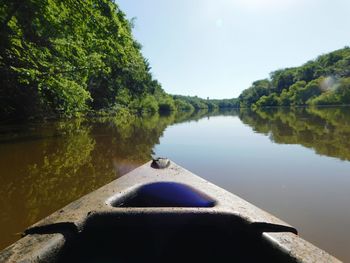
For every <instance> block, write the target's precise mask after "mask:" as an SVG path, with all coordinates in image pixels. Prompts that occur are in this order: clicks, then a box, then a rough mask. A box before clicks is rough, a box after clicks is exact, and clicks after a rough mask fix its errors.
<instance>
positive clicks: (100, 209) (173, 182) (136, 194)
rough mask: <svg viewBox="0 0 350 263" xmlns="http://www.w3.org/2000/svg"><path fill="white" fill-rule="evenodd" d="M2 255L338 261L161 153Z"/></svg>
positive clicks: (21, 258) (13, 258) (11, 258)
mask: <svg viewBox="0 0 350 263" xmlns="http://www.w3.org/2000/svg"><path fill="white" fill-rule="evenodd" d="M24 234H25V236H24V237H23V238H22V239H20V240H18V241H17V242H16V243H14V244H12V245H11V246H9V247H8V248H6V249H5V250H3V251H2V252H0V262H189V261H192V262H340V261H339V260H337V259H336V258H334V257H333V256H331V255H329V254H328V253H326V252H325V251H323V250H321V249H319V248H317V247H315V246H314V245H312V244H310V243H309V242H307V241H305V240H304V239H302V238H300V237H299V236H298V235H297V230H296V229H295V228H293V227H291V226H290V225H288V224H286V223H285V222H283V221H281V220H280V219H278V218H276V217H274V216H272V215H270V214H268V213H267V212H265V211H262V210H261V209H259V208H257V207H255V206H253V205H252V204H250V203H248V202H246V201H245V200H243V199H241V198H239V197H237V196H235V195H233V194H231V193H229V192H227V191H225V190H223V189H221V188H219V187H218V186H215V185H213V184H211V183H209V182H208V181H205V180H203V179H202V178H200V177H198V176H196V175H194V174H192V173H191V172H189V171H187V170H185V169H183V168H182V167H180V166H178V165H176V164H174V163H172V162H169V161H168V160H166V159H158V160H155V161H153V162H149V163H146V164H145V165H143V166H141V167H139V168H137V169H135V170H134V171H132V172H130V173H128V174H127V175H125V176H123V177H121V178H119V179H117V180H115V181H113V182H111V183H110V184H108V185H106V186H104V187H102V188H100V189H98V190H96V191H94V192H92V193H90V194H88V195H86V196H84V197H82V198H80V199H79V200H77V201H75V202H73V203H71V204H69V205H67V206H66V207H64V208H62V209H61V210H59V211H57V212H55V213H54V214H52V215H50V216H49V217H47V218H45V219H43V220H41V221H39V222H38V223H37V224H35V225H33V226H31V227H30V228H28V229H27V230H26V231H25V233H24Z"/></svg>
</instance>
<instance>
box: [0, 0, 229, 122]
mask: <svg viewBox="0 0 350 263" xmlns="http://www.w3.org/2000/svg"><path fill="white" fill-rule="evenodd" d="M0 2H1V5H0V23H1V25H0V26H1V29H0V105H1V106H0V118H29V117H37V116H43V117H50V116H77V115H82V114H85V113H87V112H90V111H94V112H96V111H100V112H101V111H102V112H105V113H106V112H107V113H109V112H112V111H119V110H120V109H122V108H128V109H129V110H132V111H135V112H139V113H142V112H152V113H155V112H158V111H159V112H164V111H165V112H169V111H174V110H176V109H181V110H183V109H184V110H193V109H201V108H215V107H216V106H218V105H219V103H218V102H213V101H205V100H202V99H199V98H187V97H182V98H180V97H177V98H175V99H174V98H173V97H172V96H170V95H168V94H166V93H165V92H164V91H163V89H162V88H161V85H160V84H159V83H158V82H157V80H155V79H153V77H152V75H151V73H150V69H151V68H150V65H149V63H148V61H147V59H145V58H144V57H143V56H142V53H141V45H140V44H139V43H138V42H137V41H135V40H134V38H133V36H132V33H131V29H132V22H130V21H128V20H127V19H126V18H125V14H124V13H123V12H122V11H121V10H120V9H119V7H118V5H117V4H116V3H115V2H114V1H112V0H86V1H83V0H13V1H5V0H0ZM224 104H225V107H226V106H227V105H231V104H232V103H231V101H225V102H223V105H224ZM233 104H235V103H233Z"/></svg>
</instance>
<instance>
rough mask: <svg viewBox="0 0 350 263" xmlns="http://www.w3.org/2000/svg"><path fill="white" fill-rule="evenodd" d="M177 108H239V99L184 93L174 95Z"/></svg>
mask: <svg viewBox="0 0 350 263" xmlns="http://www.w3.org/2000/svg"><path fill="white" fill-rule="evenodd" d="M173 98H174V101H175V105H176V108H177V109H179V110H201V109H209V110H213V109H216V108H220V109H223V108H238V107H239V101H238V99H235V98H234V99H222V100H216V99H209V98H208V99H202V98H199V97H197V96H193V97H192V96H182V95H173Z"/></svg>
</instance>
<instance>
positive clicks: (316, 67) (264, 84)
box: [239, 47, 350, 108]
mask: <svg viewBox="0 0 350 263" xmlns="http://www.w3.org/2000/svg"><path fill="white" fill-rule="evenodd" d="M239 101H240V106H241V107H253V108H255V107H257V108H258V107H264V106H300V105H342V104H350V48H349V47H345V48H343V49H340V50H336V51H334V52H331V53H328V54H325V55H321V56H319V57H318V58H317V59H315V60H312V61H309V62H307V63H305V64H304V65H302V66H300V67H294V68H286V69H281V70H277V71H274V72H272V73H271V74H270V78H269V79H263V80H258V81H255V82H253V84H252V86H251V87H250V88H248V89H246V90H244V91H243V92H242V93H241V95H240V96H239Z"/></svg>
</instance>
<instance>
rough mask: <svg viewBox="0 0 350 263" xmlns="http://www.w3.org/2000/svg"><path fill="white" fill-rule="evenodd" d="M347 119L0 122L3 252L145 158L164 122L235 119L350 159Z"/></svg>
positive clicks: (318, 112)
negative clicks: (49, 217)
mask: <svg viewBox="0 0 350 263" xmlns="http://www.w3.org/2000/svg"><path fill="white" fill-rule="evenodd" d="M349 114H350V109H349V108H330V109H295V110H286V109H278V110H277V109H272V110H265V111H257V112H252V111H247V110H237V109H234V110H226V111H211V112H208V111H198V112H178V113H176V114H174V113H171V114H167V115H164V116H160V115H153V116H132V115H128V116H122V117H104V118H91V119H87V118H86V119H76V120H70V121H57V122H45V123H40V124H35V123H32V124H23V125H15V126H14V125H12V126H11V125H2V126H0V167H1V176H0V179H1V184H0V195H1V199H0V205H1V208H2V209H1V210H0V236H1V237H2V238H1V240H0V249H2V248H4V247H6V246H8V245H9V244H10V243H12V242H14V241H15V240H17V239H19V238H20V235H19V234H18V233H19V232H22V231H23V230H24V229H25V228H26V227H28V226H29V225H31V224H33V223H35V222H36V221H38V220H40V219H41V218H43V217H45V216H47V215H49V214H50V213H52V212H54V211H55V210H57V209H59V208H61V207H63V206H64V205H66V204H68V203H69V202H71V201H73V200H76V199H77V198H79V197H81V196H83V195H85V194H87V193H89V192H91V191H93V190H95V189H97V188H99V187H101V186H102V185H104V184H106V183H108V182H110V181H112V180H114V179H115V178H117V177H119V176H121V175H123V174H125V173H127V172H128V171H130V170H132V169H134V168H136V167H137V166H139V165H141V164H143V163H144V162H146V161H148V160H150V159H151V158H152V155H153V154H154V152H153V149H154V147H155V145H157V144H159V139H160V138H161V137H162V136H163V132H164V131H165V129H166V128H167V127H168V126H169V125H174V124H178V123H183V122H190V121H198V120H200V119H202V118H211V117H215V116H222V115H227V116H239V118H240V119H241V120H242V122H243V123H245V124H247V125H249V126H251V127H252V128H253V129H254V130H255V131H256V132H259V133H263V134H266V135H269V136H270V138H271V140H273V141H274V142H277V143H288V144H301V145H304V146H305V147H309V148H313V149H315V151H316V152H317V153H318V154H323V155H328V156H332V157H337V158H340V159H342V160H350V141H349V140H348V138H349V137H350V119H349V117H348V116H350V115H349Z"/></svg>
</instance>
